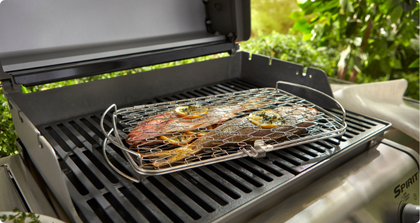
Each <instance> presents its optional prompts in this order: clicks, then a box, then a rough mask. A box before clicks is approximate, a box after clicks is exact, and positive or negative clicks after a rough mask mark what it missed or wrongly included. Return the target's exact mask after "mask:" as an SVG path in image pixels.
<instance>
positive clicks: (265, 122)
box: [248, 110, 283, 129]
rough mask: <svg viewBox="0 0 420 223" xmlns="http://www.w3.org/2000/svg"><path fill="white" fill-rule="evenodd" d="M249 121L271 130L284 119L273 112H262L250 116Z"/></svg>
mask: <svg viewBox="0 0 420 223" xmlns="http://www.w3.org/2000/svg"><path fill="white" fill-rule="evenodd" d="M248 120H249V121H250V122H252V123H253V124H255V125H258V126H260V127H261V128H264V129H271V128H274V127H277V126H278V125H280V124H281V122H282V120H283V119H282V118H281V116H280V115H279V114H277V113H275V112H274V111H273V110H261V111H257V112H253V113H251V114H249V116H248Z"/></svg>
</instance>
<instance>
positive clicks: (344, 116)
mask: <svg viewBox="0 0 420 223" xmlns="http://www.w3.org/2000/svg"><path fill="white" fill-rule="evenodd" d="M279 84H287V85H291V86H296V87H300V88H305V89H308V90H311V91H315V92H317V93H319V94H321V95H324V96H325V97H327V98H328V99H330V100H332V101H333V102H335V103H336V104H337V105H338V106H339V107H340V109H341V111H342V112H343V118H342V119H341V124H343V126H346V122H345V120H346V110H345V109H344V107H343V106H342V105H341V104H340V102H338V101H337V100H336V99H335V98H333V97H331V96H329V95H328V94H326V93H324V92H322V91H319V90H317V89H315V88H311V87H308V86H305V85H301V84H296V83H291V82H287V81H277V82H276V91H279ZM328 113H329V112H328ZM329 115H333V116H335V117H337V116H336V115H334V114H331V113H329ZM337 118H338V117H337Z"/></svg>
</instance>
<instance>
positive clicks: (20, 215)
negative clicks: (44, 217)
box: [0, 208, 41, 223]
mask: <svg viewBox="0 0 420 223" xmlns="http://www.w3.org/2000/svg"><path fill="white" fill-rule="evenodd" d="M13 212H17V214H16V215H12V214H11V215H9V216H7V215H5V214H4V215H1V216H0V221H1V222H5V221H7V220H9V221H13V223H23V222H25V219H26V218H30V219H31V220H32V221H30V223H41V221H40V220H39V215H38V216H37V215H35V214H34V213H28V214H26V212H23V211H20V210H19V209H18V208H15V209H13Z"/></svg>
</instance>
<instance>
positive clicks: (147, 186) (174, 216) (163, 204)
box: [134, 180, 191, 222]
mask: <svg viewBox="0 0 420 223" xmlns="http://www.w3.org/2000/svg"><path fill="white" fill-rule="evenodd" d="M134 184H135V185H136V187H137V188H138V189H139V190H140V191H141V192H142V193H143V194H144V195H146V197H148V198H149V200H151V201H152V202H153V203H154V204H155V205H156V206H157V207H158V208H159V209H160V210H161V211H162V213H164V214H165V215H166V216H167V217H168V218H170V219H171V220H172V221H173V222H183V221H182V219H185V220H186V219H191V217H190V216H189V215H188V214H187V213H185V212H184V210H182V209H181V208H180V207H179V206H178V205H176V204H175V203H174V202H173V201H172V200H170V199H168V197H167V196H166V195H165V194H164V193H162V192H161V191H160V190H159V189H158V188H156V187H155V186H154V185H153V184H152V183H151V182H150V181H149V180H145V181H142V182H140V183H134Z"/></svg>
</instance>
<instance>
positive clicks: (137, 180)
mask: <svg viewBox="0 0 420 223" xmlns="http://www.w3.org/2000/svg"><path fill="white" fill-rule="evenodd" d="M112 108H114V109H115V111H117V105H116V104H112V105H111V106H109V108H108V109H107V110H106V111H105V112H104V113H103V114H102V117H101V121H100V123H99V125H100V126H101V130H102V132H103V133H104V135H105V139H104V141H103V145H102V149H103V150H102V151H103V155H104V158H105V160H106V162H107V163H108V165H109V166H110V167H111V168H112V169H114V170H115V172H117V173H119V174H120V175H121V176H123V177H125V178H126V179H128V180H131V181H134V182H136V183H139V182H140V180H139V179H137V178H134V177H130V176H128V175H127V174H125V173H124V172H122V171H121V170H119V169H118V168H117V167H115V166H114V165H113V164H112V163H111V161H110V160H109V159H108V156H107V155H106V145H107V141H108V140H109V141H110V142H112V143H113V144H114V145H115V146H117V147H118V148H120V149H122V150H124V151H125V152H128V153H131V154H134V155H136V156H138V154H137V153H136V152H133V151H131V150H129V149H127V148H125V146H124V144H123V143H122V141H121V138H120V137H119V135H118V131H114V130H115V129H117V123H116V122H115V120H116V117H115V115H114V117H113V119H112V125H113V128H112V129H111V130H110V131H109V132H106V131H105V128H104V120H105V116H106V114H107V113H108V112H109V111H110V110H111V109H112ZM112 132H114V136H115V138H117V140H118V142H117V141H115V140H114V139H113V138H112V137H111V136H110V135H111V134H112ZM123 154H124V156H125V158H126V159H127V160H129V163H130V165H131V166H132V167H133V168H134V166H133V164H132V162H133V160H132V157H131V156H128V155H127V154H126V153H123Z"/></svg>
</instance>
